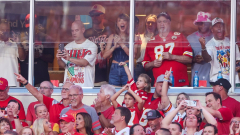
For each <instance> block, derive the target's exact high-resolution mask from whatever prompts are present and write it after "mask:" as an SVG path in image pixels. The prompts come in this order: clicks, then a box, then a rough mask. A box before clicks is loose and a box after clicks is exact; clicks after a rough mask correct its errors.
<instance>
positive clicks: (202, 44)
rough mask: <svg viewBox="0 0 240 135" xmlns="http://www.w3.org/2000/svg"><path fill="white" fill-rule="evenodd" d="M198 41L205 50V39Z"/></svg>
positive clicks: (201, 38)
mask: <svg viewBox="0 0 240 135" xmlns="http://www.w3.org/2000/svg"><path fill="white" fill-rule="evenodd" d="M198 40H199V42H200V44H201V46H202V48H205V45H206V40H205V37H200V38H199V39H198Z"/></svg>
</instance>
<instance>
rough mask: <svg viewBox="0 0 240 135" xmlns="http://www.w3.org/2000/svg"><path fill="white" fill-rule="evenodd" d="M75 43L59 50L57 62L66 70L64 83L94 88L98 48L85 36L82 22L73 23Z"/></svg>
mask: <svg viewBox="0 0 240 135" xmlns="http://www.w3.org/2000/svg"><path fill="white" fill-rule="evenodd" d="M71 31H72V37H73V39H74V41H72V42H71V43H68V44H67V45H66V46H65V49H64V51H63V52H62V51H61V50H58V53H57V60H58V64H59V66H60V67H62V68H65V74H64V81H70V82H73V83H75V84H76V85H80V86H81V87H93V86H94V77H95V61H96V55H97V46H96V44H94V43H93V42H91V41H90V40H88V39H86V38H85V37H84V35H83V33H84V32H85V28H84V25H83V23H82V22H81V21H80V20H76V21H74V22H73V23H72V27H71Z"/></svg>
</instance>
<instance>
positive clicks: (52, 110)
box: [15, 73, 74, 123]
mask: <svg viewBox="0 0 240 135" xmlns="http://www.w3.org/2000/svg"><path fill="white" fill-rule="evenodd" d="M15 75H16V79H17V81H18V82H20V83H22V84H23V85H24V86H25V87H26V88H27V90H28V91H29V92H30V93H31V94H32V95H33V96H34V97H35V98H36V99H37V100H38V101H39V102H40V103H43V104H45V105H46V107H47V109H48V111H49V115H50V121H51V122H53V123H58V122H59V114H60V113H61V111H62V109H64V108H65V107H68V106H69V104H70V100H69V97H68V96H69V87H70V86H72V85H74V84H73V83H71V82H65V83H64V85H63V88H62V91H61V96H62V100H61V101H60V102H57V101H56V100H55V99H53V98H50V97H47V96H45V95H43V94H41V93H40V92H39V91H38V90H37V89H36V88H35V87H33V86H32V85H31V84H29V83H28V81H27V80H26V79H25V78H24V77H23V76H22V75H20V74H16V73H15Z"/></svg>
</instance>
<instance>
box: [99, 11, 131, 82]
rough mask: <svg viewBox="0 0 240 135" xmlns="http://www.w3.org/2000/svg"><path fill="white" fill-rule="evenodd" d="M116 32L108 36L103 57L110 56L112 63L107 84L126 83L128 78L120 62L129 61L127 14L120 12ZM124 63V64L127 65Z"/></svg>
mask: <svg viewBox="0 0 240 135" xmlns="http://www.w3.org/2000/svg"><path fill="white" fill-rule="evenodd" d="M115 30H116V34H112V35H110V36H109V38H108V43H107V46H106V49H105V52H104V54H103V58H109V57H110V56H112V65H111V69H110V73H109V84H111V85H114V86H123V85H125V84H127V81H128V78H127V74H126V73H125V70H124V68H123V66H121V65H119V63H120V62H125V63H127V64H128V62H129V43H128V42H129V16H128V15H127V14H120V15H119V16H118V18H117V22H116V28H115ZM127 64H126V65H124V66H127Z"/></svg>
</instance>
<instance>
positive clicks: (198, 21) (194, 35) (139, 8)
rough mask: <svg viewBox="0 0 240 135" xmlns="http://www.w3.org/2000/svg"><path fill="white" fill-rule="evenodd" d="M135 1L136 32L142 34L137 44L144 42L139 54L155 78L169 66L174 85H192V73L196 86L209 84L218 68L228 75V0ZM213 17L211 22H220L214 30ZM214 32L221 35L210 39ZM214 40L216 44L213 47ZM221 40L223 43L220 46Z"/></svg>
mask: <svg viewBox="0 0 240 135" xmlns="http://www.w3.org/2000/svg"><path fill="white" fill-rule="evenodd" d="M135 5H136V9H135V14H136V16H137V17H138V18H139V28H138V32H137V33H140V35H141V34H143V35H145V36H142V37H143V38H142V39H141V40H142V42H141V45H140V48H141V49H142V50H144V49H143V48H145V44H146V43H144V42H148V43H147V45H146V46H147V47H146V50H145V54H144V52H142V53H140V54H142V55H143V54H144V58H143V59H142V61H143V64H144V66H145V69H152V72H153V75H154V78H155V81H156V78H157V77H158V76H159V75H161V74H164V73H165V71H166V70H169V69H170V67H172V71H173V77H174V87H182V86H193V84H194V76H195V74H197V76H198V77H196V78H195V79H197V80H199V81H196V82H198V83H196V84H197V86H198V87H200V86H201V87H210V84H209V82H210V81H216V80H217V76H218V72H219V71H221V72H222V75H223V77H225V78H228V77H229V66H230V65H229V58H230V56H229V51H230V50H229V49H230V46H229V40H228V39H229V37H230V11H231V7H230V1H137V2H136V4H135ZM212 5H214V6H212ZM151 14H153V15H151ZM150 16H153V17H151V18H150V19H149V17H150ZM214 19H215V21H216V22H214V24H213V25H214V26H215V23H216V25H218V24H223V23H224V25H220V26H221V28H219V29H216V30H214V29H213V28H214V26H212V20H214ZM219 21H220V23H217V22H219ZM221 21H223V23H221ZM155 22H156V23H155ZM148 26H151V27H148ZM151 29H153V30H151ZM154 29H155V30H156V33H155V31H154ZM150 30H151V31H152V32H149V31H150ZM149 33H152V34H149ZM214 35H215V36H216V38H217V37H218V36H219V37H221V39H218V38H217V40H219V41H216V40H214V38H213V37H215V36H214ZM147 38H149V39H151V38H152V40H149V39H148V41H146V39H147ZM199 39H201V41H202V42H203V46H201V43H200V41H199ZM225 40H226V41H225ZM210 41H211V42H210ZM215 41H216V44H217V45H216V46H218V47H214V45H215ZM221 43H223V44H224V46H226V47H224V48H221V47H220V46H221ZM218 44H219V45H218ZM135 46H136V43H135ZM136 48H137V47H136ZM141 49H140V50H141ZM205 49H206V50H205ZM212 49H213V50H212ZM135 52H138V51H135ZM138 55H139V54H138ZM138 58H140V57H138ZM156 59H158V60H156ZM153 61H155V63H153ZM138 62H139V61H138V59H137V63H138ZM139 64H140V63H139ZM196 72H197V73H196ZM141 73H145V71H144V70H143V71H142V72H141ZM139 74H140V73H138V75H139Z"/></svg>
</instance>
